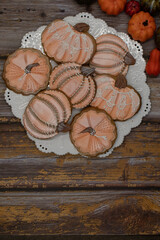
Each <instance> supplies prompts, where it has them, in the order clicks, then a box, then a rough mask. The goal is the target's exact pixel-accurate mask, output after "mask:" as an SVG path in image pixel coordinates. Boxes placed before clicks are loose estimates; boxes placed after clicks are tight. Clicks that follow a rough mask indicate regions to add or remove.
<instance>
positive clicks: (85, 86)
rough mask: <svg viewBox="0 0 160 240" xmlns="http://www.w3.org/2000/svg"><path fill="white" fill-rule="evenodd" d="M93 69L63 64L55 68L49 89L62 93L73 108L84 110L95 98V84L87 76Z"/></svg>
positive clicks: (73, 64)
mask: <svg viewBox="0 0 160 240" xmlns="http://www.w3.org/2000/svg"><path fill="white" fill-rule="evenodd" d="M93 72H94V69H92V68H90V67H84V66H83V67H82V66H81V65H79V64H76V63H65V64H61V65H59V66H58V67H55V69H54V70H53V72H52V73H51V76H50V82H49V86H50V89H58V90H61V91H62V92H64V93H65V94H66V95H67V96H68V97H69V98H70V101H71V104H72V106H73V107H74V108H84V107H86V106H87V105H89V104H90V102H91V101H92V100H93V98H94V96H95V88H96V87H95V82H94V80H93V79H92V77H91V76H89V74H92V73H93Z"/></svg>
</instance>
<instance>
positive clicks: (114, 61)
mask: <svg viewBox="0 0 160 240" xmlns="http://www.w3.org/2000/svg"><path fill="white" fill-rule="evenodd" d="M96 43H97V51H96V53H95V55H94V56H93V58H92V59H91V62H90V66H93V67H95V72H96V73H97V74H112V75H115V76H116V75H118V74H119V73H122V74H123V75H126V74H127V71H128V66H129V65H133V64H135V59H134V58H133V57H132V55H131V54H130V53H129V50H128V47H127V45H126V43H125V42H124V41H123V40H122V39H121V38H119V37H117V36H116V35H114V34H104V35H101V36H100V37H98V38H97V39H96Z"/></svg>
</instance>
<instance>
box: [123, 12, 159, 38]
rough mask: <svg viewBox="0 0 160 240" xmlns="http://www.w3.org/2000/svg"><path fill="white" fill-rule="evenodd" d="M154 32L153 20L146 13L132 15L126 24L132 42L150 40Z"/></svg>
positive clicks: (154, 24)
mask: <svg viewBox="0 0 160 240" xmlns="http://www.w3.org/2000/svg"><path fill="white" fill-rule="evenodd" d="M155 30H156V23H155V20H154V18H153V17H152V16H151V15H150V14H149V13H148V12H143V11H141V12H139V13H136V14H134V15H133V16H132V18H131V19H130V21H129V23H128V33H129V34H130V35H131V36H132V38H133V39H134V40H139V41H141V42H145V41H147V40H148V39H150V38H152V37H153V34H154V32H155Z"/></svg>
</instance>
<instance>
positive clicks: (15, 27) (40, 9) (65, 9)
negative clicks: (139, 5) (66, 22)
mask: <svg viewBox="0 0 160 240" xmlns="http://www.w3.org/2000/svg"><path fill="white" fill-rule="evenodd" d="M19 3H20V4H19ZM85 11H87V12H90V13H92V14H93V15H94V16H95V17H97V18H101V19H103V20H105V21H106V22H107V24H108V25H109V26H111V27H114V28H115V29H117V30H118V31H120V32H121V31H122V32H127V24H126V23H128V21H129V19H130V17H129V16H128V15H127V14H125V13H121V14H120V15H118V17H114V16H108V15H107V14H106V13H104V12H102V11H101V9H100V7H99V6H98V4H97V2H95V3H94V4H93V5H92V6H91V7H89V8H88V7H87V6H86V5H79V4H77V3H76V1H74V0H67V1H64V0H56V1H55V0H54V1H52V0H46V1H43V0H39V1H38V3H37V1H33V0H32V1H29V2H28V1H26V0H21V1H20V2H19V0H14V1H12V4H11V2H10V1H9V0H1V1H0V55H1V56H6V55H8V54H10V53H11V52H13V51H14V50H15V49H16V48H18V47H19V46H20V42H21V38H22V37H23V35H24V34H25V33H26V32H28V31H35V30H36V29H37V28H38V27H40V26H41V25H46V24H48V23H49V22H51V21H53V19H59V18H60V19H63V18H64V17H66V16H69V15H76V14H78V13H79V12H85ZM156 22H157V25H160V19H159V18H158V17H157V18H156ZM4 36H7V38H5V41H4ZM154 46H155V44H154V40H153V39H152V40H150V41H147V42H146V43H144V44H143V47H144V55H145V56H148V55H149V52H150V51H151V50H152V49H153V47H154Z"/></svg>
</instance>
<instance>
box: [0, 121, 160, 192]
mask: <svg viewBox="0 0 160 240" xmlns="http://www.w3.org/2000/svg"><path fill="white" fill-rule="evenodd" d="M159 156H160V125H159V124H156V123H155V124H147V123H143V124H141V125H140V126H139V127H137V128H135V129H133V131H132V132H131V133H130V135H129V136H127V137H126V138H125V141H124V143H123V144H122V145H121V146H120V147H119V148H117V149H115V150H114V152H113V153H112V154H111V155H110V156H109V157H107V158H105V159H98V158H92V159H86V158H84V157H82V156H77V155H76V156H71V155H69V154H68V155H66V156H59V157H58V156H55V155H54V154H52V153H51V154H47V155H46V154H45V153H42V152H40V151H38V150H37V149H36V147H35V145H34V143H33V142H32V141H31V140H29V139H28V137H27V135H26V133H25V130H24V128H23V127H22V126H21V124H20V123H14V122H11V123H3V124H0V166H1V168H0V188H28V189H29V188H61V187H62V188H66V187H67V188H68V187H70V188H75V187H76V188H77V187H78V188H86V187H87V188H93V187H113V186H114V187H118V186H121V187H136V186H139V187H147V186H150V187H152V186H154V187H160V181H159V179H160V161H159Z"/></svg>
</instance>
